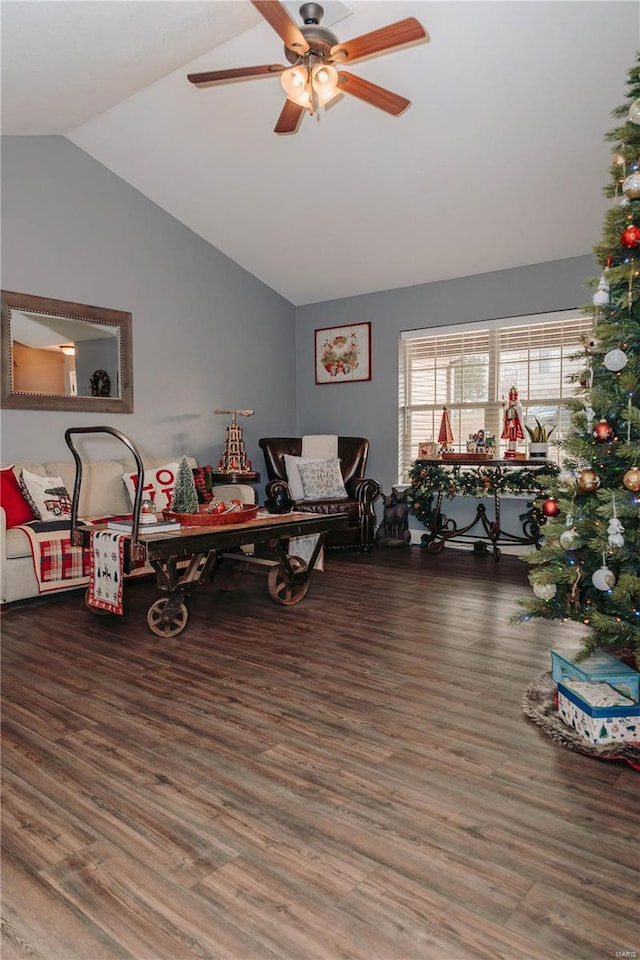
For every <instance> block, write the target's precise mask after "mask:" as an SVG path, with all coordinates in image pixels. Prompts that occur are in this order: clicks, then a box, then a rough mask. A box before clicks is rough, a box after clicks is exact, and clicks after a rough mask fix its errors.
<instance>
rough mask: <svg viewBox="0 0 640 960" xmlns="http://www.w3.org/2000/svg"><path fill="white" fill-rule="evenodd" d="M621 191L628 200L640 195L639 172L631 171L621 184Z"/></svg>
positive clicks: (635, 198)
mask: <svg viewBox="0 0 640 960" xmlns="http://www.w3.org/2000/svg"><path fill="white" fill-rule="evenodd" d="M622 192H623V193H624V195H625V197H629V200H637V199H638V198H639V197H640V173H631V174H629V176H628V177H627V178H626V180H624V182H623V184H622Z"/></svg>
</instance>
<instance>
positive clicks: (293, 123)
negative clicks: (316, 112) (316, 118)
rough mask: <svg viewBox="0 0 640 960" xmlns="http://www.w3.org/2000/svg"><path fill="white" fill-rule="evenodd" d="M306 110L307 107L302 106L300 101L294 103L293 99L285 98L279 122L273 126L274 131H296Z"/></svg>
mask: <svg viewBox="0 0 640 960" xmlns="http://www.w3.org/2000/svg"><path fill="white" fill-rule="evenodd" d="M304 111H305V107H301V106H300V104H299V103H294V102H293V100H285V102H284V107H283V108H282V112H281V113H280V116H279V117H278V122H277V123H276V125H275V127H274V128H273V132H274V133H296V131H297V129H298V127H299V126H300V121H301V120H302V114H303V113H304Z"/></svg>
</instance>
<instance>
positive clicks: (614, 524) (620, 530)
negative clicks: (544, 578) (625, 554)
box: [607, 517, 624, 547]
mask: <svg viewBox="0 0 640 960" xmlns="http://www.w3.org/2000/svg"><path fill="white" fill-rule="evenodd" d="M607 533H608V534H609V546H610V547H624V536H623V534H624V527H623V526H622V524H621V523H620V521H619V520H618V518H617V517H612V518H611V520H609V528H608V530H607Z"/></svg>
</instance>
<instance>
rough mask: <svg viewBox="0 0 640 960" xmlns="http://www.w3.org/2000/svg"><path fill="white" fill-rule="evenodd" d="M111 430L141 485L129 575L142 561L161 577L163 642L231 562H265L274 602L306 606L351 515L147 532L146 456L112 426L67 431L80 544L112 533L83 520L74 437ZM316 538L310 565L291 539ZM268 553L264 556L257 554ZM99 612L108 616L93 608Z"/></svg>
mask: <svg viewBox="0 0 640 960" xmlns="http://www.w3.org/2000/svg"><path fill="white" fill-rule="evenodd" d="M95 433H106V434H109V435H111V436H113V437H115V438H116V439H118V440H120V441H121V442H122V443H124V444H125V446H127V447H128V449H129V450H130V451H131V453H132V454H133V456H134V459H135V461H136V466H137V470H138V483H137V484H136V496H135V500H134V505H133V515H132V516H133V520H132V532H131V534H130V535H126V536H125V538H124V547H125V549H124V572H125V574H126V573H128V572H130V570H131V569H132V567H133V565H134V564H139V563H141V562H144V563H147V564H149V565H150V566H151V567H152V568H153V570H154V571H155V573H156V582H157V585H158V588H159V590H161V591H162V592H163V593H164V594H166V596H163V597H162V598H161V599H159V600H156V601H155V602H154V603H153V604H152V605H151V607H150V608H149V611H148V614H147V623H148V625H149V628H150V629H151V631H152V632H153V633H155V634H157V635H158V636H160V637H175V636H177V635H178V634H179V633H181V632H182V631H183V630H184V628H185V627H186V625H187V620H188V616H189V614H188V610H187V605H186V600H187V599H188V598H189V597H190V596H191V594H192V593H193V592H194V591H195V590H196V589H197V588H198V587H199V586H201V585H203V584H204V583H206V582H208V581H210V580H211V578H212V577H213V575H214V574H215V572H216V570H217V569H218V568H219V567H220V565H221V564H222V563H223V562H224V561H230V562H232V563H235V564H240V565H243V564H244V565H251V564H257V565H261V566H264V567H266V568H267V569H268V587H269V593H270V595H271V597H272V598H273V599H274V600H276V601H277V602H278V603H281V604H284V605H285V606H290V605H292V604H296V603H299V602H300V601H301V600H302V599H303V598H304V597H305V595H306V593H307V590H308V589H309V578H310V576H311V572H312V571H313V569H314V565H315V563H316V560H317V559H318V557H319V555H320V550H321V549H322V546H323V543H324V539H325V536H326V534H327V533H328V532H329V531H331V530H337V529H341V528H342V527H344V526H346V524H347V516H346V514H333V515H331V516H325V515H324V514H314V513H304V512H295V513H293V512H292V513H287V514H281V515H271V514H262V515H261V514H260V513H259V514H258V516H256V517H255V518H254V519H252V520H247V521H244V522H240V523H227V524H224V525H222V526H220V525H215V524H214V523H212V525H211V526H210V527H209V526H204V525H202V524H199V525H198V526H193V527H190V526H186V525H183V526H181V528H180V529H179V530H177V531H175V532H170V533H167V532H165V533H162V532H159V533H157V534H154V533H150V532H147V531H148V530H149V528H148V527H143V528H142V529H143V530H144V533H140V532H139V518H140V507H141V502H142V486H143V484H142V476H143V473H144V465H143V462H142V458H141V456H140V454H139V452H138V450H137V449H136V447H135V445H134V444H133V443H132V441H131V440H130V439H129V438H128V437H127V436H125V434H123V433H121V432H120V431H118V430H115V429H114V428H112V427H75V428H69V429H68V430H66V431H65V440H66V443H67V446H68V447H69V449H70V450H71V452H72V454H73V457H74V460H75V463H76V478H75V484H74V490H73V500H72V512H71V540H72V543H74V544H75V545H77V546H83V547H90V545H91V538H92V533H93V532H94V531H96V530H101V529H104V528H105V525H104V524H102V525H101V524H94V525H91V526H88V525H86V524H85V523H83V522H80V521H79V519H78V504H79V502H80V490H81V485H82V458H81V456H80V453H79V452H78V450H77V448H76V446H75V444H74V441H73V439H72V437H73V435H74V434H95ZM310 535H316V536H317V540H316V543H315V545H314V547H313V550H312V553H311V555H310V557H309V559H308V561H307V562H305V561H303V560H301V559H300V558H299V557H296V556H295V555H290V554H289V553H288V545H289V541H290V540H291V539H293V538H296V537H307V536H310ZM250 544H253V545H254V550H255V547H256V546H257V545H260V547H261V548H262V549H259V550H255V553H254V554H253V555H252V554H250V553H246V552H245V551H244V550H243V549H242V547H246V546H247V545H250ZM259 553H260V554H267V556H259V555H257V554H259ZM90 609H93V610H94V611H95V612H96V613H101V612H103V611H100V610H97V609H96V608H91V607H90Z"/></svg>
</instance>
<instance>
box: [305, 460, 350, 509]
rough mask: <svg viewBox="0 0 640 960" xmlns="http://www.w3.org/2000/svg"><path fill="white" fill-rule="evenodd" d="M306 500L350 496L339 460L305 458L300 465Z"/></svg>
mask: <svg viewBox="0 0 640 960" xmlns="http://www.w3.org/2000/svg"><path fill="white" fill-rule="evenodd" d="M298 469H299V470H300V478H301V480H302V489H303V491H304V498H303V499H304V500H329V499H334V498H335V499H341V498H346V497H348V494H347V491H346V490H345V486H344V480H343V479H342V473H341V471H340V461H339V460H315V461H313V460H312V461H307V462H305V461H304V460H303V461H301V462H300V464H299V465H298Z"/></svg>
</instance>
